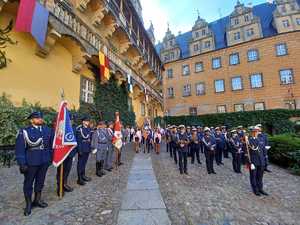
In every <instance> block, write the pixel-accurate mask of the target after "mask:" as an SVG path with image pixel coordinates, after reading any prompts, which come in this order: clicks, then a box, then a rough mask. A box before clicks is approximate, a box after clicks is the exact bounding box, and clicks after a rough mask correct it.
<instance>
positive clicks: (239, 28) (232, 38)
mask: <svg viewBox="0 0 300 225" xmlns="http://www.w3.org/2000/svg"><path fill="white" fill-rule="evenodd" d="M229 19H230V22H229V24H228V26H227V32H226V35H227V45H228V46H231V45H235V44H238V43H242V42H245V41H250V40H253V39H258V38H261V37H263V33H262V28H261V23H260V19H259V17H257V16H255V15H254V14H253V10H252V8H251V7H246V6H245V5H244V4H243V3H241V2H240V1H239V0H237V2H236V5H235V7H234V11H233V12H232V13H231V14H230V16H229Z"/></svg>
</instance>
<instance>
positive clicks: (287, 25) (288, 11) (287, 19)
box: [273, 0, 300, 33]
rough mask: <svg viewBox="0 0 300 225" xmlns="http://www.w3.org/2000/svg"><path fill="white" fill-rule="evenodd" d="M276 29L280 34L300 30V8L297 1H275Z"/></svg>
mask: <svg viewBox="0 0 300 225" xmlns="http://www.w3.org/2000/svg"><path fill="white" fill-rule="evenodd" d="M275 4H276V10H275V11H274V12H273V17H274V23H273V25H274V27H276V29H277V32H278V33H284V32H290V31H295V30H300V8H299V4H298V3H297V1H296V0H275Z"/></svg>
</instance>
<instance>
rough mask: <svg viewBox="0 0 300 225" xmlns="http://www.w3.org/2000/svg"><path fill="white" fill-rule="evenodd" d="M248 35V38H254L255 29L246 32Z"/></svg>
mask: <svg viewBox="0 0 300 225" xmlns="http://www.w3.org/2000/svg"><path fill="white" fill-rule="evenodd" d="M246 35H247V37H252V36H253V35H254V29H253V28H250V29H248V30H246Z"/></svg>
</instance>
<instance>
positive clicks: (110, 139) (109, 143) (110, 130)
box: [107, 128, 114, 148]
mask: <svg viewBox="0 0 300 225" xmlns="http://www.w3.org/2000/svg"><path fill="white" fill-rule="evenodd" d="M113 137H114V131H113V130H112V129H111V128H107V139H108V146H109V147H110V148H112V147H113V143H112V139H113Z"/></svg>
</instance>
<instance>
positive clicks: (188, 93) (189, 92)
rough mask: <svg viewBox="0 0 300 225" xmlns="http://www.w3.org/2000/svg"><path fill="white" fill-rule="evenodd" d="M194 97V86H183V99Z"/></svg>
mask: <svg viewBox="0 0 300 225" xmlns="http://www.w3.org/2000/svg"><path fill="white" fill-rule="evenodd" d="M191 95H192V85H191V84H185V85H183V93H182V96H183V97H188V96H191Z"/></svg>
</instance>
